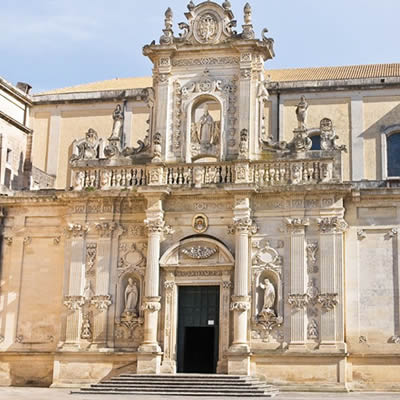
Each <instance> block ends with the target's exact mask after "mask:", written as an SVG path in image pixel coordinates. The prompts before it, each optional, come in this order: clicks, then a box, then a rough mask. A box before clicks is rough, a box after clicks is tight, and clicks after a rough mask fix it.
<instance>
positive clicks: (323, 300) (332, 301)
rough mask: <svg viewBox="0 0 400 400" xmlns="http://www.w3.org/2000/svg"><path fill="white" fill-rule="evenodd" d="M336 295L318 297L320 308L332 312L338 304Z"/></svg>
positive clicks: (327, 294) (325, 294)
mask: <svg viewBox="0 0 400 400" xmlns="http://www.w3.org/2000/svg"><path fill="white" fill-rule="evenodd" d="M337 297H338V294H337V293H324V294H320V295H319V296H318V303H320V304H321V306H322V308H323V309H325V310H327V311H330V310H333V309H334V308H335V307H336V305H337V304H338V299H337Z"/></svg>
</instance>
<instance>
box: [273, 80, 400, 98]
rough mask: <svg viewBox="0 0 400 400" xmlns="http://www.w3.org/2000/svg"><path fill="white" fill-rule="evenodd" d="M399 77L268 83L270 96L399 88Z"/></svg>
mask: <svg viewBox="0 0 400 400" xmlns="http://www.w3.org/2000/svg"><path fill="white" fill-rule="evenodd" d="M399 87H400V77H386V78H385V77H382V78H356V79H331V80H317V81H310V80H308V81H284V82H274V81H271V82H269V83H268V91H269V92H270V93H271V94H275V93H278V92H299V91H302V92H322V91H324V92H327V91H332V90H347V91H348V90H360V89H362V90H367V89H385V88H393V89H394V88H399Z"/></svg>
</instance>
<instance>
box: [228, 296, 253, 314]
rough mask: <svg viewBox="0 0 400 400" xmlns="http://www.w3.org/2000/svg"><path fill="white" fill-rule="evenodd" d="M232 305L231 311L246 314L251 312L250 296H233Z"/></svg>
mask: <svg viewBox="0 0 400 400" xmlns="http://www.w3.org/2000/svg"><path fill="white" fill-rule="evenodd" d="M231 299H232V303H231V305H230V310H231V311H239V312H245V311H249V310H250V297H249V296H232V297H231Z"/></svg>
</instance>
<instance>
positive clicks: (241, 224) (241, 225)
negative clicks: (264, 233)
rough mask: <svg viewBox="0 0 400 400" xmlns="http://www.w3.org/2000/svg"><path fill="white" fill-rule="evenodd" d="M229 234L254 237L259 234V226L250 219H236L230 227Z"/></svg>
mask: <svg viewBox="0 0 400 400" xmlns="http://www.w3.org/2000/svg"><path fill="white" fill-rule="evenodd" d="M228 232H229V233H231V234H233V233H235V232H238V233H243V234H247V235H249V234H251V235H254V234H256V233H257V232H258V226H257V224H256V223H255V222H254V221H253V220H252V219H251V218H250V217H235V218H233V224H232V225H229V227H228Z"/></svg>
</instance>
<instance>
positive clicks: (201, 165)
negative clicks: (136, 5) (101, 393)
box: [0, 1, 400, 390]
mask: <svg viewBox="0 0 400 400" xmlns="http://www.w3.org/2000/svg"><path fill="white" fill-rule="evenodd" d="M185 15H186V18H187V22H185V23H180V24H179V28H180V29H181V30H182V32H181V33H180V34H179V36H176V35H175V34H174V32H173V13H172V11H171V10H170V9H168V10H167V12H166V14H165V26H164V28H163V29H162V36H161V37H160V40H159V44H156V43H155V42H153V43H152V44H150V45H147V46H145V47H144V50H143V51H144V54H145V56H147V57H149V58H150V60H151V61H152V62H153V64H154V70H153V71H154V76H153V78H154V86H153V87H152V88H143V89H141V90H139V89H131V91H132V92H130V94H129V93H128V94H126V96H131V97H129V98H130V99H135V100H134V101H137V102H139V103H140V106H141V107H142V108H144V109H146V110H147V111H148V121H147V128H148V129H146V132H142V136H141V138H140V139H139V140H138V142H137V144H136V145H132V143H131V141H129V140H128V139H127V132H128V130H127V127H128V126H129V124H130V123H131V121H132V118H133V117H132V115H133V113H132V110H130V109H129V108H127V107H125V106H123V105H122V104H120V103H117V104H113V106H112V109H113V111H112V112H110V118H109V131H108V132H107V134H106V135H102V137H100V134H99V133H98V132H97V131H96V130H95V129H93V128H91V127H87V129H86V130H85V131H84V132H83V134H82V138H80V139H75V140H73V141H72V140H71V141H70V143H68V145H69V146H70V149H69V150H70V152H69V153H68V152H67V151H65V154H63V155H62V156H61V153H60V159H61V158H62V159H64V160H65V162H66V164H67V158H68V157H69V164H68V168H67V167H65V171H64V170H63V172H60V173H59V174H58V178H57V179H59V176H60V175H62V176H63V177H64V178H65V179H67V178H68V179H69V178H70V181H68V183H67V185H66V187H65V188H64V189H60V190H57V191H46V190H41V191H36V192H34V191H25V192H15V193H14V194H13V195H12V196H8V197H2V198H1V209H2V214H1V218H2V239H3V246H2V254H1V274H2V278H1V285H2V286H1V304H2V305H3V307H2V309H1V311H0V312H1V314H0V315H1V318H0V384H4V385H10V384H22V383H29V382H37V383H40V384H43V385H44V384H48V385H50V384H52V385H53V386H69V385H82V384H86V383H90V382H93V381H97V380H100V379H102V378H103V377H105V376H106V375H109V374H116V373H119V372H121V371H122V370H126V371H130V372H137V373H151V374H156V373H176V372H177V371H179V372H188V369H187V368H188V367H187V365H188V363H190V355H188V353H187V352H188V351H189V349H187V348H185V346H184V340H183V336H182V335H184V334H185V333H182V332H189V330H188V331H185V329H187V328H190V329H192V330H191V331H190V332H192V333H191V334H192V335H194V334H195V333H194V332H195V331H194V330H193V329H206V330H207V329H208V331H207V332H212V334H213V335H214V336H213V341H212V343H211V342H210V343H209V345H210V346H209V347H210V348H211V349H212V348H214V350H213V351H214V353H215V354H214V356H215V357H214V358H215V360H214V361H215V363H214V364H212V365H211V364H210V365H211V367H210V368H211V370H210V371H208V372H214V373H215V372H218V373H222V374H240V375H258V376H261V375H262V376H264V377H265V379H266V380H267V381H269V382H271V383H275V384H279V385H283V386H290V385H291V386H292V387H293V388H302V389H308V388H311V387H312V388H313V389H315V388H318V387H320V388H321V389H326V388H329V389H330V390H347V389H366V388H369V389H371V388H373V389H387V388H397V389H398V388H400V380H399V376H400V373H399V371H400V362H399V356H400V347H399V337H400V331H399V324H400V316H399V291H398V287H399V275H400V271H399V262H398V238H399V235H398V229H399V224H400V221H399V217H398V216H399V215H400V213H399V211H398V210H399V206H400V192H399V190H398V189H397V185H396V182H393V181H391V180H386V181H376V180H370V181H369V183H367V182H366V181H360V180H359V179H350V178H349V172H348V168H347V169H346V165H347V164H346V163H348V157H349V153H346V151H347V148H346V146H345V144H348V142H349V138H348V137H347V136H346V135H345V134H344V133H343V132H341V131H340V130H339V129H337V132H336V131H335V128H334V124H335V119H334V118H333V117H331V115H332V114H335V112H333V111H332V110H333V109H334V107H333V106H332V109H330V108H329V107H326V102H324V101H323V100H321V104H323V105H325V106H324V107H322V109H323V110H324V112H326V115H322V116H321V115H320V113H321V109H320V108H319V103H318V102H319V98H318V96H319V94H318V93H317V94H316V93H314V92H313V93H309V97H310V99H308V95H306V94H305V93H308V92H310V91H311V89H310V87H308V86H307V84H306V83H304V84H303V87H302V86H301V85H300V86H299V88H297V89H298V90H299V91H300V92H303V91H304V93H300V94H299V96H297V97H296V98H295V99H294V98H293V99H289V100H288V101H289V102H290V101H291V102H292V103H293V104H291V105H290V106H288V108H287V109H285V113H283V112H282V113H281V114H282V115H283V114H285V115H284V117H285V118H286V120H287V121H289V122H288V124H289V123H290V124H291V131H290V136H289V137H288V136H287V135H286V134H285V133H284V132H281V133H279V132H278V131H279V129H280V126H279V124H275V123H272V122H271V123H269V122H268V121H269V120H270V121H272V117H271V109H272V107H274V109H275V108H276V107H278V108H279V107H280V106H279V105H277V104H276V102H275V100H276V98H275V97H274V96H276V90H277V88H276V87H275V86H274V85H273V84H272V83H271V82H269V81H268V80H267V79H266V78H265V76H266V71H265V70H264V62H265V61H268V60H269V59H271V58H272V57H274V50H273V45H274V42H273V40H272V39H270V38H267V37H266V36H265V34H266V32H267V30H266V29H264V30H263V31H262V35H261V39H257V38H256V37H257V35H256V33H255V31H254V27H253V24H252V9H251V7H250V5H248V4H247V5H246V6H245V8H244V24H243V26H242V31H241V32H239V33H238V32H237V31H235V30H234V28H235V26H236V21H235V19H234V16H233V14H232V11H231V8H230V5H229V2H227V1H225V2H224V3H223V5H222V6H221V5H219V4H217V3H214V2H212V1H209V2H203V3H201V4H198V5H197V6H196V5H194V3H193V2H190V3H189V6H188V12H187V13H186V14H185ZM360 85H361V84H360ZM396 88H397V96H398V97H399V98H400V91H399V89H398V87H396ZM361 89H362V88H360V90H361ZM313 90H314V91H315V88H314V89H313ZM286 95H287V96H289V97H290V95H289V94H286ZM320 97H321V99H322V97H323V95H322V94H321V95H320ZM399 98H398V99H397V100H396V101H397V102H398V103H397V104H398V107H400V100H399ZM86 100H87V99H86ZM108 100H109V99H108ZM117 100H119V99H117V97H115V98H112V101H117ZM58 101H62V99H61V98H59V99H58ZM393 101H394V100H393ZM50 103H51V101H50V100H48V104H47V103H46V100H43V99H40V96H38V97H37V99H36V106H35V107H37V109H38V110H42V109H41V107H43V106H46V107H50V105H51V104H50ZM352 103H353V101H352ZM353 106H354V107H358V106H359V104H358V103H357V104H352V107H353ZM366 107H367V106H366ZM288 111H290V115H289V114H288V115H286V113H288ZM41 112H42V111H41ZM396 115H397V114H396ZM398 116H399V117H398V118H399V120H398V123H400V114H398ZM342 117H343V116H342ZM331 118H332V119H331ZM315 119H317V120H318V121H320V122H319V125H318V126H319V127H318V128H312V127H310V125H309V124H310V120H311V121H315ZM286 120H285V121H286ZM339 122H340V121H339ZM282 123H283V122H282ZM313 123H314V122H313ZM375 123H378V121H375ZM268 124H269V126H268ZM392 125H393V124H392ZM393 126H394V125H393ZM53 128H54V126H53ZM53 128H52V129H53ZM393 129H394V128H393ZM393 129H392V130H389V131H390V135H392V134H394V133H393V132H395V129H394V130H393ZM389 131H387V132H389ZM399 131H400V130H399ZM336 133H337V134H336ZM57 134H58V135H59V134H60V131H58V133H57ZM57 134H55V136H52V140H55V139H54V138H55V137H57ZM316 134H317V136H318V137H319V141H320V142H319V143H320V145H319V147H318V146H316V147H317V148H314V147H315V146H314V141H315V136H316ZM352 134H353V133H352ZM354 134H355V133H354ZM385 135H386V133H385ZM390 135H389V136H390ZM389 136H388V137H389ZM58 138H59V139H60V140H61V137H60V136H58ZM351 140H352V142H351V143H352V146H351V148H350V149H349V150H351V157H352V158H351V160H350V164H351V165H353V164H354V163H355V161H353V160H354V157H359V156H358V155H357V153H356V152H357V151H358V150H359V148H358V147H357V146H358V145H359V143H358V142H357V139H356V138H355V137H353V138H351ZM368 143H369V142H368V141H367V142H365V147H367V146H369V144H368ZM385 143H386V142H385ZM388 143H389V142H388ZM389 144H390V143H389ZM353 167H354V168H356V169H354V168H353V171H352V173H356V172H357V171H359V169H357V168H359V166H357V165H353ZM357 173H358V172H357ZM361 175H362V174H361ZM353 176H355V175H353ZM359 178H360V179H361V178H362V176H359ZM57 182H58V183H57V184H59V182H61V181H60V179H59V180H58V181H57ZM57 184H56V185H57ZM184 287H193V288H197V289H198V290H199V293H206V291H203V292H202V290H203V289H204V288H209V287H212V288H214V289H215V293H218V297H217V298H216V299H215V298H214V300H215V304H216V306H215V305H214V308H213V309H212V311H210V310H211V308H210V309H207V310H208V311H207V310H206V309H205V308H204V309H203V308H201V307H203V306H201V307H200V306H199V307H200V308H199V309H198V310H197V311H193V310H195V309H196V307H195V306H193V304H192V303H190V302H188V303H184V304H182V301H183V300H182V298H183V295H182V293H183V291H182V288H184ZM196 293H197V292H196ZM201 295H203V294H201ZM205 298H206V299H207V300H206V301H205V303H207V304H208V303H210V304H211V297H205ZM192 300H193V302H196V301H197V300H195V296H194V297H193V299H192ZM191 304H192V305H191ZM191 307H192V308H191ZM187 310H191V311H187ZM204 310H206V311H207V313H206V314H207V317H206V318H205V319H203V320H202V319H201V318H200V317H201V315H200V314H202V313H203V312H204V313H205V312H206V311H204ZM185 313H186V314H185ZM185 318H186V319H185ZM190 318H191V319H192V320H193V321H195V320H196V318H197V319H198V321H199V322H192V323H191V325H190V324H189V323H188V322H187V321H189V320H190ZM185 321H186V322H185ZM185 323H187V324H188V325H182V324H185ZM206 330H204V331H201V332H206ZM198 332H200V331H198ZM205 337H206V336H205V335H204V336H203V340H202V341H206V339H205ZM200 342H201V341H200V340H199V341H198V343H197V345H198V346H200V344H201V343H200ZM211 355H213V354H211ZM182 360H183V361H182ZM185 360H186V361H185ZM28 364H29V365H28ZM21 365H27V366H28V367H27V368H24V367H21ZM33 365H34V368H33V367H32V366H33ZM190 372H192V371H190Z"/></svg>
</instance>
